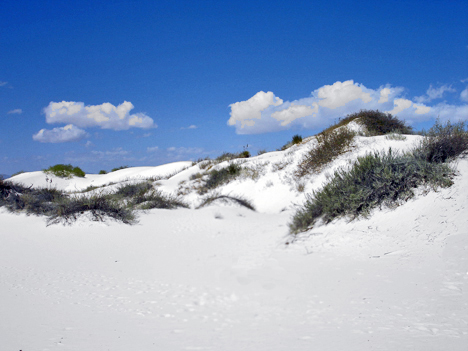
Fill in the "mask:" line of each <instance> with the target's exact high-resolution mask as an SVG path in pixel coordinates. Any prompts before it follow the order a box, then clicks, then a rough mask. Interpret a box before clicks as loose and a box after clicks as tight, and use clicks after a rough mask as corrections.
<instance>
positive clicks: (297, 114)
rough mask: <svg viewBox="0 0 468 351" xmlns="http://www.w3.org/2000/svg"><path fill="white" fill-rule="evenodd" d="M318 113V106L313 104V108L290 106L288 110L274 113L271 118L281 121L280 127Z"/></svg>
mask: <svg viewBox="0 0 468 351" xmlns="http://www.w3.org/2000/svg"><path fill="white" fill-rule="evenodd" d="M317 112H318V104H317V103H314V107H311V106H306V105H294V104H291V106H289V107H288V108H286V109H284V110H281V111H276V112H274V113H272V114H271V117H273V118H274V119H276V120H278V121H281V125H282V126H286V125H288V124H289V123H291V122H292V121H294V120H295V119H298V118H302V117H307V116H311V115H312V114H314V113H317Z"/></svg>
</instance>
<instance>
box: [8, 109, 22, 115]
mask: <svg viewBox="0 0 468 351" xmlns="http://www.w3.org/2000/svg"><path fill="white" fill-rule="evenodd" d="M22 113H23V110H22V109H20V108H16V109H14V110H11V111H8V113H7V114H9V115H20V114H22Z"/></svg>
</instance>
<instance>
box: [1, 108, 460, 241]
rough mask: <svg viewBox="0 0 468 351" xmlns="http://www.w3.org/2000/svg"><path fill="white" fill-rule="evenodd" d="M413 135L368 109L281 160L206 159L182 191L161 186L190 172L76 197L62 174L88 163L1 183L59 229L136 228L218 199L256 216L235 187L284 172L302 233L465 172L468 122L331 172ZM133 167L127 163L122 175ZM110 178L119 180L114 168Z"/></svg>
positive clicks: (297, 144)
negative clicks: (59, 183)
mask: <svg viewBox="0 0 468 351" xmlns="http://www.w3.org/2000/svg"><path fill="white" fill-rule="evenodd" d="M409 134H414V133H413V130H412V128H411V127H409V126H407V125H406V124H405V123H404V122H403V121H401V120H399V119H398V118H396V117H394V116H392V115H390V114H387V113H383V112H380V111H369V110H365V111H360V112H357V113H354V114H351V115H348V116H346V117H345V118H343V119H340V120H339V121H338V123H336V124H334V125H332V126H330V127H328V128H326V129H325V130H324V131H322V132H320V133H319V134H317V135H315V136H312V137H309V138H304V139H303V138H302V136H300V135H294V136H293V137H292V140H291V141H289V142H288V143H287V144H285V145H284V146H283V147H282V148H281V149H280V150H277V151H278V152H280V154H277V155H276V156H275V157H276V158H275V160H276V161H277V162H275V163H270V162H269V161H267V160H268V155H266V154H267V153H266V151H265V150H262V151H261V152H259V156H257V159H253V158H250V152H249V151H248V150H246V148H244V151H243V152H239V153H227V152H225V153H223V154H221V155H220V156H219V157H217V158H215V159H210V158H204V159H199V160H198V161H196V162H193V163H192V166H191V167H190V166H187V167H185V168H184V169H183V170H182V171H187V172H188V173H187V174H188V176H186V177H185V178H181V180H180V181H179V183H178V184H179V185H178V190H177V191H175V192H174V193H170V192H168V191H163V190H161V189H158V186H159V185H160V183H159V181H160V180H161V179H171V178H172V177H175V176H177V175H178V174H179V173H180V172H182V171H177V172H174V173H172V174H169V175H167V176H165V177H162V176H157V177H152V178H145V179H128V180H127V181H121V182H120V183H119V184H116V185H114V184H111V183H109V184H107V185H102V186H97V185H96V183H90V184H92V185H89V186H88V187H87V188H83V189H82V190H80V191H75V192H67V191H64V190H60V189H59V188H57V187H56V186H55V185H56V184H55V182H54V183H53V184H52V180H51V178H52V176H55V177H59V178H61V179H70V178H72V177H78V178H83V177H85V172H83V171H82V170H81V169H80V168H79V167H73V166H72V165H63V164H58V165H55V166H51V167H49V168H48V169H46V170H44V171H43V172H44V174H45V176H46V181H47V186H46V187H33V186H32V185H31V186H25V185H23V184H21V183H19V182H17V181H10V180H6V181H5V180H0V207H2V206H3V207H5V208H7V209H8V210H9V211H12V212H24V213H27V214H32V215H41V216H47V218H48V223H49V224H55V223H64V224H70V223H73V222H74V221H75V220H76V219H77V218H78V217H80V216H81V215H83V214H87V215H88V216H89V217H90V219H91V220H94V221H103V220H105V219H106V218H111V219H114V220H117V221H121V222H123V223H126V224H132V223H135V222H136V221H137V211H144V210H149V209H153V208H160V209H176V208H181V207H183V208H190V207H193V208H201V207H204V206H207V205H209V204H211V203H213V202H215V201H216V202H222V203H231V204H237V205H240V206H244V207H247V208H249V209H252V210H253V209H254V208H255V207H256V206H254V202H255V201H253V202H252V201H251V200H248V199H247V198H246V197H245V196H244V195H245V194H249V196H250V193H251V191H250V192H249V191H247V190H245V189H244V190H242V191H243V193H242V191H241V192H240V194H238V195H233V194H232V193H231V192H232V190H233V187H234V189H236V188H235V187H236V186H237V187H238V186H239V184H241V183H239V182H245V181H248V180H251V181H253V183H250V184H251V185H250V186H251V187H252V186H254V187H257V188H258V187H259V186H258V182H259V179H260V178H261V177H262V176H265V175H266V177H265V178H264V179H266V180H265V182H264V183H262V184H264V189H268V188H269V187H273V182H272V180H271V179H272V178H271V175H272V174H276V175H277V176H278V177H279V179H280V180H281V181H282V182H285V183H286V184H288V185H289V186H290V189H291V190H290V191H292V192H297V194H300V196H302V199H303V200H304V201H303V204H302V205H299V206H298V207H296V210H295V213H294V214H293V216H292V218H291V221H290V223H289V230H290V233H291V234H293V235H296V234H297V233H300V232H302V231H306V230H308V229H310V228H312V227H313V226H314V225H316V224H317V223H318V222H320V223H329V222H331V221H333V220H334V219H335V218H342V217H345V218H349V219H354V218H357V217H359V216H368V215H369V214H370V213H371V212H372V210H373V209H375V208H379V207H382V206H387V207H394V206H397V205H399V204H401V203H403V202H405V201H407V200H408V199H410V198H412V197H413V196H414V195H415V193H416V189H418V188H420V187H425V188H426V189H437V188H438V187H448V186H450V185H451V184H452V178H453V177H454V175H455V171H454V169H453V167H452V166H451V161H452V160H454V159H455V158H457V157H459V156H460V155H462V154H464V153H465V152H466V150H467V149H468V131H467V127H466V124H465V123H464V122H458V123H456V124H451V123H450V122H447V123H446V124H442V123H441V122H440V121H437V122H436V123H435V124H434V126H433V127H432V128H431V129H429V130H428V131H423V132H421V133H420V134H421V135H422V137H421V136H419V137H418V138H419V139H418V140H420V141H419V143H418V144H417V145H414V146H413V147H412V149H410V150H409V151H405V152H400V151H398V150H392V149H387V150H380V151H376V150H371V151H370V152H368V153H367V154H365V155H362V156H359V157H357V158H355V159H354V160H351V159H349V162H348V163H347V164H346V165H345V166H340V167H338V168H334V169H333V171H332V172H331V174H330V173H329V172H328V171H327V170H328V169H329V167H330V165H331V164H332V163H333V162H334V161H335V160H336V159H338V158H341V160H343V158H344V159H346V158H347V157H348V156H347V155H351V154H349V152H350V151H352V150H353V149H354V148H356V147H357V146H356V138H357V137H359V138H361V139H360V140H362V138H367V137H375V136H386V139H387V140H392V141H404V140H405V139H406V136H405V135H409ZM413 137H414V136H413ZM265 156H266V157H265ZM126 168H127V166H122V167H119V168H115V169H113V170H112V172H115V171H117V170H125V169H126ZM100 174H101V175H102V176H106V174H107V175H109V173H107V172H105V171H101V172H100ZM324 174H328V175H327V176H326V181H325V183H324V184H323V186H322V187H321V188H317V187H314V188H311V187H308V184H311V182H312V181H314V179H317V178H316V177H318V176H320V175H322V176H323V175H324ZM314 177H315V178H314ZM232 184H235V185H232ZM243 184H244V183H243ZM221 188H222V189H227V190H226V191H227V192H228V193H223V191H219V190H220V189H221ZM246 189H247V188H246ZM249 189H252V188H249ZM307 189H309V190H310V191H307ZM166 190H167V189H166ZM184 196H188V197H189V198H190V199H191V201H189V200H187V199H186V198H184ZM262 196H263V195H262ZM298 196H299V195H298ZM300 198H301V197H300ZM194 199H195V200H194ZM275 201H276V200H275ZM288 201H290V200H288ZM289 205H290V202H288V203H285V204H284V207H288V206H289Z"/></svg>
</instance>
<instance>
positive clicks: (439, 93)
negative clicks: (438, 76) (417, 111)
mask: <svg viewBox="0 0 468 351" xmlns="http://www.w3.org/2000/svg"><path fill="white" fill-rule="evenodd" d="M445 92H450V93H454V92H456V90H455V89H453V88H452V86H449V85H442V86H441V87H439V88H434V87H433V86H432V84H431V85H430V86H429V89H427V91H426V95H421V96H417V97H415V98H414V101H416V102H419V103H423V102H430V101H432V100H435V99H441V98H442V97H443V95H444V93H445Z"/></svg>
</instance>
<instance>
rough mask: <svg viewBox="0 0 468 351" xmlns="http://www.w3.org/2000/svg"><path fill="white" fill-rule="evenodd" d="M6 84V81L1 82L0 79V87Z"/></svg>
mask: <svg viewBox="0 0 468 351" xmlns="http://www.w3.org/2000/svg"><path fill="white" fill-rule="evenodd" d="M7 84H8V82H2V81H0V87H3V86H5V85H7Z"/></svg>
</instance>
